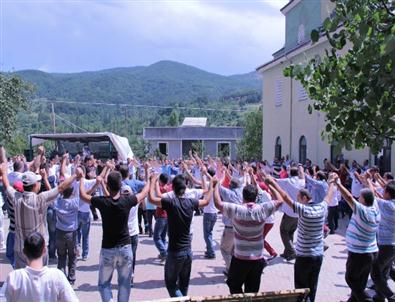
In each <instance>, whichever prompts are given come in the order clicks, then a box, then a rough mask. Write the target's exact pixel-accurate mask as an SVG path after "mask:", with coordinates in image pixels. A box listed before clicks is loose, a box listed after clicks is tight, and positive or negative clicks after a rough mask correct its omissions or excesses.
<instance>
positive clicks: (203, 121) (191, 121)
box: [181, 117, 207, 127]
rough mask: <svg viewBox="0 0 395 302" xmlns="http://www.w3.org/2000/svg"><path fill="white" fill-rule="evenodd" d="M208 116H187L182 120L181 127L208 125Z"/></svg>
mask: <svg viewBox="0 0 395 302" xmlns="http://www.w3.org/2000/svg"><path fill="white" fill-rule="evenodd" d="M206 125H207V118H206V117H186V118H185V119H184V121H183V122H182V125H181V127H206Z"/></svg>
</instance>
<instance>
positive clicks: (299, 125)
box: [257, 0, 395, 171]
mask: <svg viewBox="0 0 395 302" xmlns="http://www.w3.org/2000/svg"><path fill="white" fill-rule="evenodd" d="M333 8H334V4H333V3H331V2H330V1H329V0H290V1H289V2H288V4H287V5H285V6H284V7H283V8H282V9H281V12H282V13H283V14H284V16H285V23H286V32H285V45H284V47H283V48H282V49H280V50H278V51H277V52H275V53H274V54H273V60H271V61H270V62H267V63H265V64H263V65H262V66H260V67H258V68H257V71H258V72H260V73H261V74H262V76H263V97H262V99H263V142H262V144H263V158H264V159H267V160H272V159H273V158H274V157H282V156H285V155H289V156H290V158H291V159H293V160H295V161H299V162H304V161H305V159H306V158H308V159H310V160H312V162H313V163H317V164H319V165H321V166H322V162H323V160H324V159H325V158H327V159H332V160H334V159H335V158H336V157H337V155H339V154H343V156H344V158H345V159H349V160H350V162H351V161H352V160H353V159H355V160H357V161H358V163H360V164H362V163H363V161H364V160H366V159H369V160H370V163H371V164H377V165H379V164H380V166H381V167H385V170H386V171H388V170H392V171H395V159H394V158H393V156H392V158H391V148H386V149H385V150H383V153H382V154H383V157H382V159H381V160H379V159H378V158H377V157H374V156H373V155H372V154H371V152H370V149H369V148H368V147H366V148H364V149H362V150H352V151H347V150H345V149H343V150H341V149H340V148H338V147H337V146H336V144H332V145H331V144H329V143H328V142H326V141H323V140H322V137H321V132H322V131H323V130H324V127H325V120H324V119H325V116H324V114H323V113H320V112H317V111H313V114H309V113H308V109H307V107H308V104H309V103H311V102H310V100H309V99H308V97H307V94H306V92H305V90H304V89H303V87H302V85H301V84H300V82H299V81H297V80H294V79H292V78H286V77H284V75H283V69H284V68H285V67H287V66H289V65H290V64H297V63H300V62H305V61H306V60H308V59H309V58H312V57H314V56H317V55H320V54H322V53H323V52H324V50H325V49H326V48H329V43H328V42H327V40H326V39H325V38H321V39H320V40H319V41H318V42H317V43H316V44H314V45H312V43H311V41H310V32H311V31H312V30H313V29H315V28H318V27H319V26H321V25H322V23H323V21H324V20H325V19H326V18H327V17H328V16H329V15H330V14H331V13H332V11H333ZM345 118H347V117H345ZM391 159H392V160H391Z"/></svg>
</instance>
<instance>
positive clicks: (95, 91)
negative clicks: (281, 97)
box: [16, 61, 261, 105]
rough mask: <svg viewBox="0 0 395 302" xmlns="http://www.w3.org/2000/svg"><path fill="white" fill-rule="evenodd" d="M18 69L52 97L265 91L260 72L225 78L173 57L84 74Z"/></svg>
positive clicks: (136, 98) (142, 99)
mask: <svg viewBox="0 0 395 302" xmlns="http://www.w3.org/2000/svg"><path fill="white" fill-rule="evenodd" d="M16 73H17V74H18V75H19V76H21V77H22V78H23V79H24V80H26V81H28V82H30V83H32V84H34V85H35V86H36V93H37V96H38V97H41V98H47V99H50V100H61V99H62V100H72V101H84V102H111V103H129V104H151V105H152V104H155V105H159V104H160V105H168V104H171V103H173V104H174V103H178V104H186V103H189V102H191V101H194V100H196V99H197V98H207V99H209V100H218V99H219V98H221V97H224V96H227V95H233V94H237V93H244V92H250V91H259V92H260V90H261V78H260V76H259V75H258V74H257V73H255V72H252V73H248V74H243V75H234V76H222V75H218V74H214V73H209V72H206V71H203V70H201V69H198V68H195V67H192V66H189V65H185V64H182V63H178V62H173V61H160V62H157V63H155V64H152V65H150V66H147V67H142V66H138V67H128V68H114V69H107V70H101V71H92V72H81V73H45V72H42V71H38V70H23V71H17V72H16Z"/></svg>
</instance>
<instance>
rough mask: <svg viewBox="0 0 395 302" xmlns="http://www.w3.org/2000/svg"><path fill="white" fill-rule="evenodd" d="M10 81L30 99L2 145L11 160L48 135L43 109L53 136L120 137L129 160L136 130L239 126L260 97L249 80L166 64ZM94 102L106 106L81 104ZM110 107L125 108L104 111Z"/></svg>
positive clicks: (32, 74) (140, 150) (139, 144)
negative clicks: (190, 122) (29, 92)
mask: <svg viewBox="0 0 395 302" xmlns="http://www.w3.org/2000/svg"><path fill="white" fill-rule="evenodd" d="M16 74H17V75H19V76H20V77H21V78H22V79H24V80H25V81H26V82H28V83H30V84H32V85H33V86H35V93H34V94H35V95H34V97H33V100H32V102H31V104H30V107H29V110H27V111H21V112H20V114H18V120H17V125H16V127H15V130H16V131H15V135H14V138H13V141H12V142H10V143H9V144H8V147H9V149H10V150H12V151H13V153H17V152H21V151H22V150H23V149H25V148H26V147H27V140H26V138H27V136H28V135H29V134H32V133H48V132H52V131H53V128H52V122H51V104H50V103H54V104H55V106H54V108H55V113H56V131H57V132H81V131H84V130H86V131H92V132H101V131H111V132H114V133H116V134H119V135H123V136H127V137H128V138H129V141H130V144H131V146H132V148H133V150H134V152H135V153H136V154H137V155H138V156H144V155H145V154H144V152H145V149H146V147H145V143H144V142H143V140H142V133H143V128H144V127H147V126H150V127H155V126H169V125H172V126H175V125H178V124H179V123H181V122H182V120H183V119H184V117H187V116H196V117H207V118H208V123H209V125H211V126H243V124H244V121H245V120H244V112H246V111H249V110H254V109H256V108H257V106H259V104H260V100H261V89H262V81H261V78H260V76H259V75H258V74H257V73H255V72H251V73H248V74H242V75H233V76H222V75H218V74H214V73H209V72H206V71H203V70H200V69H198V68H195V67H192V66H188V65H185V64H181V63H177V62H172V61H160V62H158V63H155V64H152V65H150V66H147V67H143V66H138V67H127V68H113V69H107V70H101V71H92V72H81V73H67V74H66V73H46V72H42V71H38V70H23V71H17V72H16ZM98 102H100V103H105V104H108V105H105V104H103V105H97V104H92V105H91V104H89V103H98ZM114 103H119V104H130V105H131V106H130V107H125V106H118V105H116V106H112V105H110V104H114ZM136 104H139V105H159V106H168V107H169V108H163V107H160V108H155V107H148V108H144V107H134V106H133V105H136ZM185 107H187V108H189V109H186V108H185ZM207 108H211V109H214V110H204V109H207ZM196 109H198V110H196ZM217 109H222V111H221V110H217ZM223 109H225V110H229V111H223ZM230 109H231V110H233V111H230ZM235 110H236V111H235ZM239 110H242V111H239Z"/></svg>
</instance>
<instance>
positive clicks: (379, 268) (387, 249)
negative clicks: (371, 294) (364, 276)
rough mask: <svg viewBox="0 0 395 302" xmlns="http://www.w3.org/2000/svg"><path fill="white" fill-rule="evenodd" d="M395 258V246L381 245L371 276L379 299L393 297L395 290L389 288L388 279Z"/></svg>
mask: <svg viewBox="0 0 395 302" xmlns="http://www.w3.org/2000/svg"><path fill="white" fill-rule="evenodd" d="M394 260H395V246H393V245H379V253H378V255H377V258H376V259H375V261H374V262H373V266H372V271H371V273H370V276H371V277H372V280H373V282H374V288H375V290H376V295H377V298H378V300H382V301H384V300H385V298H387V299H388V298H391V296H392V295H393V294H394V292H393V291H392V290H391V289H390V288H389V286H388V282H387V279H388V278H389V274H390V271H391V268H392V262H393V261H394ZM391 301H394V300H391Z"/></svg>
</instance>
